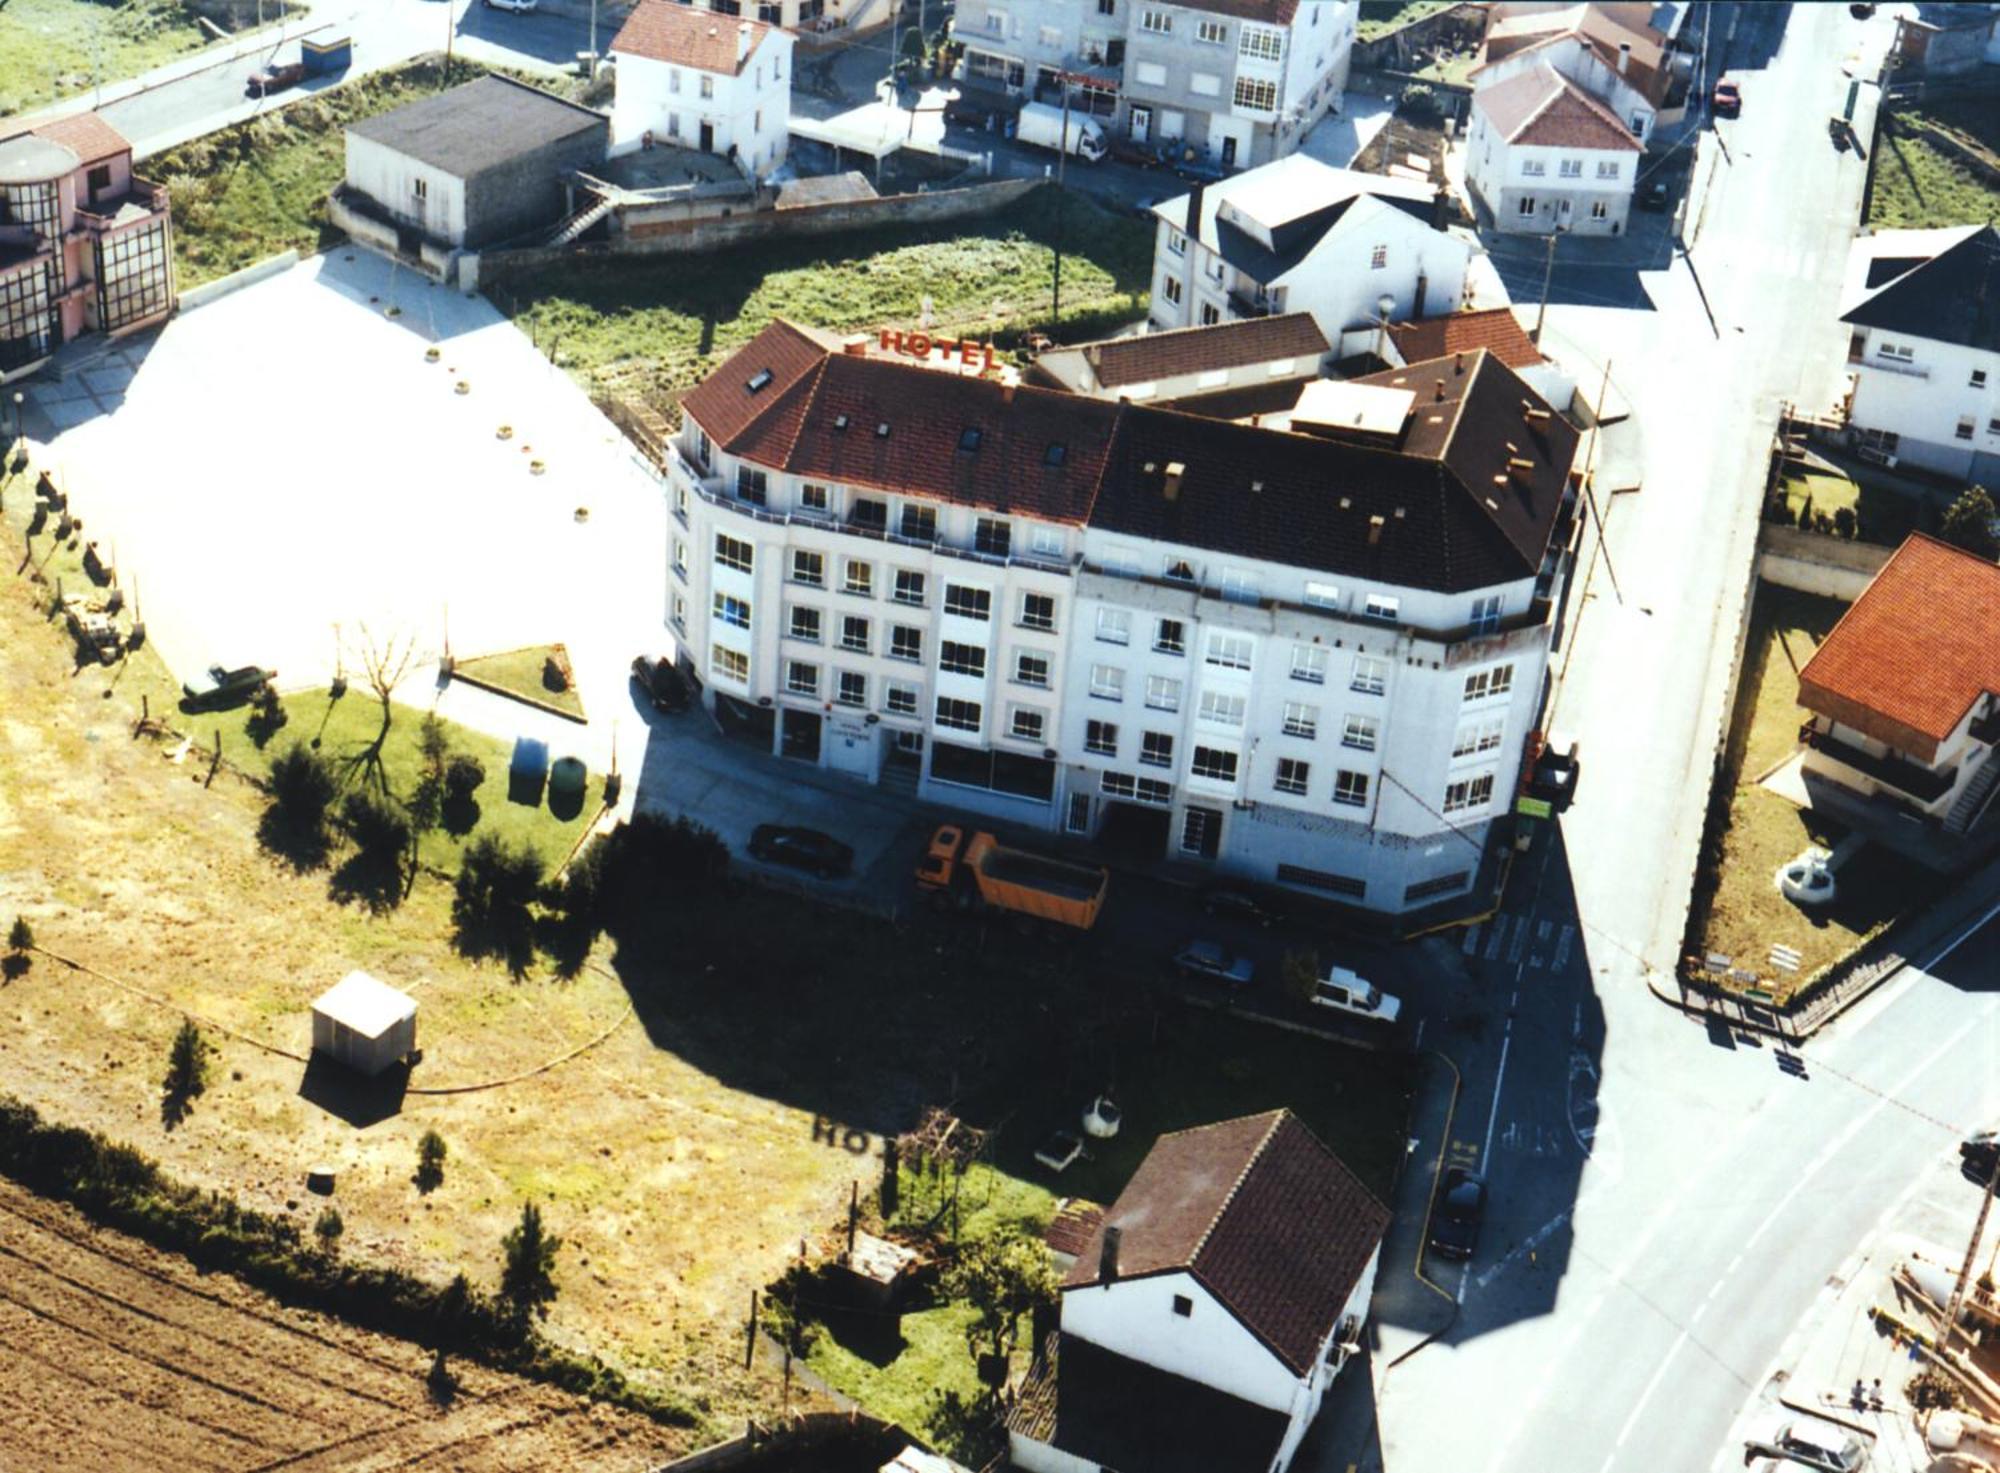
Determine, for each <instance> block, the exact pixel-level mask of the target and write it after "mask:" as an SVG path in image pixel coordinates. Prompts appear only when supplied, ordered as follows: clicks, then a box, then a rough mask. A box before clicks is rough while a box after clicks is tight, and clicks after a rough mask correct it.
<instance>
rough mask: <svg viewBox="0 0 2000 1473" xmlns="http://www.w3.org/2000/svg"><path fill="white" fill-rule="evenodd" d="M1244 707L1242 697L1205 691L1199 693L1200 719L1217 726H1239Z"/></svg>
mask: <svg viewBox="0 0 2000 1473" xmlns="http://www.w3.org/2000/svg"><path fill="white" fill-rule="evenodd" d="M1246 705H1247V702H1246V701H1245V700H1244V698H1243V697H1242V696H1237V695H1230V694H1227V693H1226V692H1223V691H1216V690H1205V691H1203V692H1202V693H1201V719H1202V720H1203V721H1210V722H1213V723H1214V724H1215V725H1217V726H1241V725H1242V724H1243V713H1244V709H1245V706H1246Z"/></svg>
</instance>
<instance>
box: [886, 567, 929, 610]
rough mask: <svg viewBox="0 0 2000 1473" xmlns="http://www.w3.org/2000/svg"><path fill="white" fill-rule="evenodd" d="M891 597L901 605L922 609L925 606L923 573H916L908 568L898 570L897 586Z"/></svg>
mask: <svg viewBox="0 0 2000 1473" xmlns="http://www.w3.org/2000/svg"><path fill="white" fill-rule="evenodd" d="M889 596H890V597H891V598H893V599H895V601H896V602H897V603H899V604H908V605H909V606H910V607H912V608H918V609H920V608H922V607H923V606H924V575H923V574H922V573H914V572H912V571H910V569H908V568H898V569H896V586H895V589H894V591H893V592H892V593H891V594H890V595H889Z"/></svg>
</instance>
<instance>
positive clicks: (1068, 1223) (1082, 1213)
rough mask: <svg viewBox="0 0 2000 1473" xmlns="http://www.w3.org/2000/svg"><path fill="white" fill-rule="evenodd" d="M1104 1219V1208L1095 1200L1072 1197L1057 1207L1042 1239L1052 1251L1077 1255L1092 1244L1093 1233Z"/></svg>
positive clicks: (1069, 1255)
mask: <svg viewBox="0 0 2000 1473" xmlns="http://www.w3.org/2000/svg"><path fill="white" fill-rule="evenodd" d="M1103 1221H1104V1209H1103V1208H1102V1207H1101V1206H1099V1205H1098V1204H1097V1203H1095V1202H1086V1201H1084V1200H1083V1199H1082V1198H1081V1197H1072V1198H1070V1199H1069V1200H1067V1201H1065V1202H1064V1203H1063V1204H1062V1206H1060V1207H1058V1208H1057V1209H1056V1215H1055V1216H1054V1217H1052V1218H1051V1219H1049V1225H1048V1227H1047V1228H1045V1229H1044V1230H1043V1232H1042V1241H1043V1242H1044V1243H1046V1244H1048V1245H1049V1251H1050V1252H1051V1253H1061V1254H1065V1255H1067V1256H1068V1257H1070V1258H1074V1257H1076V1256H1077V1255H1078V1254H1079V1253H1081V1252H1083V1251H1084V1250H1085V1249H1086V1248H1088V1247H1089V1246H1090V1240H1091V1235H1092V1234H1093V1233H1095V1232H1096V1231H1097V1228H1098V1224H1100V1223H1102V1222H1103Z"/></svg>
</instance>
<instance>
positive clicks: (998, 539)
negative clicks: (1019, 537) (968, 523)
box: [972, 517, 1014, 557]
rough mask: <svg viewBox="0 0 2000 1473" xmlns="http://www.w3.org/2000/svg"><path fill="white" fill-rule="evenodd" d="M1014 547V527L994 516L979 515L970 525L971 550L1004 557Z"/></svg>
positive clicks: (989, 555)
mask: <svg viewBox="0 0 2000 1473" xmlns="http://www.w3.org/2000/svg"><path fill="white" fill-rule="evenodd" d="M1013 549H1014V529H1013V528H1012V527H1011V526H1009V525H1008V524H1007V523H1006V522H1003V521H1000V520H999V519H998V518H995V517H981V518H980V519H979V520H978V521H977V522H975V523H973V526H972V550H973V551H974V552H983V553H985V554H986V555H987V556H988V557H1006V556H1007V555H1008V554H1009V553H1010V552H1012V551H1013Z"/></svg>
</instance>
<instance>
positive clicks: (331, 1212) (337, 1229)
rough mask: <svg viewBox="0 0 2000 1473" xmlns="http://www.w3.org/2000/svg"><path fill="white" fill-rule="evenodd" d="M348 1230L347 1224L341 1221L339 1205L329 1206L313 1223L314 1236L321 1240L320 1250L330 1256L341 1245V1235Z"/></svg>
mask: <svg viewBox="0 0 2000 1473" xmlns="http://www.w3.org/2000/svg"><path fill="white" fill-rule="evenodd" d="M346 1231H347V1224H346V1223H344V1222H342V1221H341V1219H340V1209H339V1208H338V1207H328V1208H327V1209H326V1210H325V1211H323V1212H321V1213H320V1215H319V1218H318V1220H317V1221H315V1222H314V1223H313V1237H315V1238H316V1239H318V1240H319V1251H320V1252H322V1253H324V1254H326V1255H327V1257H329V1258H331V1257H332V1256H333V1252H334V1249H335V1248H337V1247H338V1246H339V1245H340V1235H341V1234H342V1233H344V1232H346Z"/></svg>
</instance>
